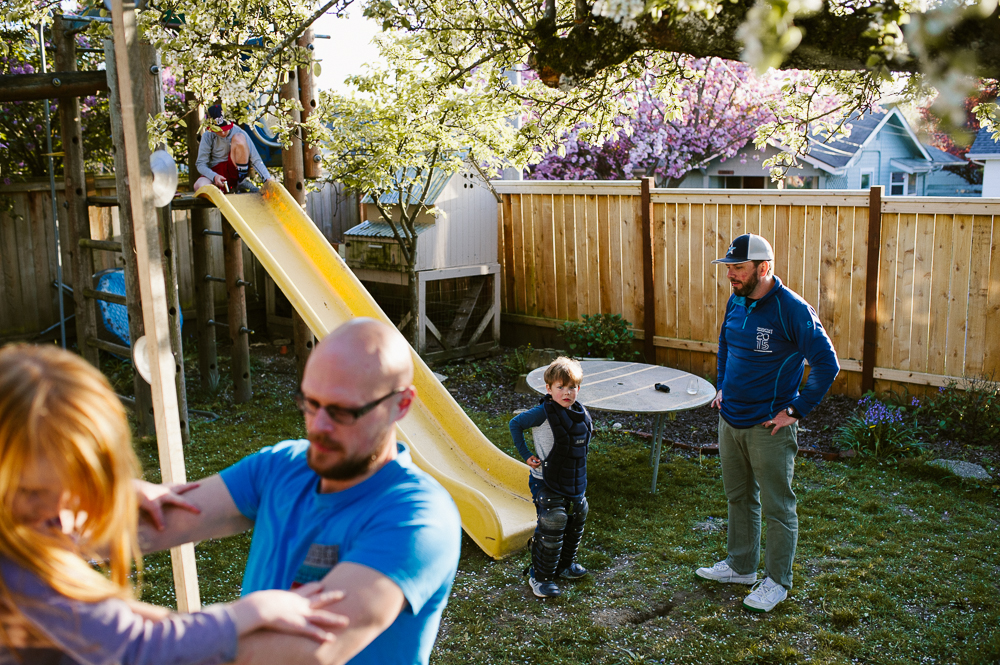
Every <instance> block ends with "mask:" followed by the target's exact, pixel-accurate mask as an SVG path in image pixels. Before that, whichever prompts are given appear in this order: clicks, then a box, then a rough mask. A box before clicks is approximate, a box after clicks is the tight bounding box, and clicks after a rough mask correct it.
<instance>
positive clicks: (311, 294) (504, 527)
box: [198, 180, 535, 559]
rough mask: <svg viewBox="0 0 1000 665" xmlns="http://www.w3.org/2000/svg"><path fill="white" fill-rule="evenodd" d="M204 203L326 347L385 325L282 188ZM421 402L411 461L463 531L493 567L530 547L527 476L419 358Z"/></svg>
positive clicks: (207, 193) (409, 431)
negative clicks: (443, 492) (343, 328)
mask: <svg viewBox="0 0 1000 665" xmlns="http://www.w3.org/2000/svg"><path fill="white" fill-rule="evenodd" d="M198 196H201V197H204V198H207V199H210V200H211V201H212V202H213V203H215V205H217V206H218V207H219V209H220V210H221V211H222V214H223V215H225V216H226V219H227V220H229V223H230V224H232V226H233V228H234V229H235V230H236V232H237V233H239V235H240V237H241V238H242V239H243V242H245V243H246V244H247V246H248V247H249V248H250V250H251V251H252V252H253V253H254V255H255V256H256V257H257V259H258V260H259V261H260V262H261V264H262V265H263V266H264V268H265V269H266V270H267V272H268V274H270V275H271V278H272V279H273V280H274V281H275V283H276V284H277V285H278V286H279V287H280V288H281V290H282V291H283V292H284V293H285V295H286V296H287V297H288V299H289V300H290V301H291V303H292V305H293V306H294V307H295V309H296V310H297V311H298V312H299V314H301V315H302V318H303V319H304V320H305V322H306V323H307V324H308V325H309V327H310V328H311V329H312V331H313V333H314V334H315V335H316V336H317V337H319V338H322V337H323V336H325V335H326V334H327V333H329V332H330V331H331V330H333V329H334V328H336V327H337V326H339V325H340V324H341V323H343V322H345V321H347V320H348V319H350V318H352V317H356V316H370V317H372V318H377V319H380V320H382V321H385V322H386V323H390V322H389V319H388V317H386V315H385V314H384V313H383V312H382V310H381V309H380V308H379V306H378V304H376V302H375V301H374V300H373V299H372V297H371V295H369V293H368V291H367V290H365V288H364V287H363V286H362V285H361V282H359V281H358V279H357V278H356V277H355V276H354V273H352V272H351V270H350V269H349V268H348V267H347V264H345V263H344V261H343V259H341V258H340V256H338V255H337V253H336V252H335V251H334V250H333V247H331V245H330V243H329V242H327V240H326V238H325V237H324V236H323V235H322V234H321V233H320V232H319V229H317V228H316V225H315V224H313V222H312V220H310V219H309V217H308V216H306V214H305V212H303V210H302V208H301V207H300V206H299V205H298V204H297V203H296V202H295V199H293V198H292V197H291V196H290V195H289V194H288V192H287V191H285V188H284V187H282V186H281V185H280V184H278V183H277V182H275V181H274V180H269V181H268V182H266V183H264V186H263V187H262V188H261V193H260V194H259V195H258V194H231V195H225V194H223V193H222V192H221V191H219V189H218V188H216V187H215V186H213V185H207V186H205V187H202V188H201V189H199V190H198ZM413 362H414V365H415V368H416V376H415V379H414V383H415V385H416V387H417V402H416V403H415V404H414V405H413V406H412V407H411V408H410V413H409V414H408V415H407V416H406V418H405V419H403V420H402V421H401V422H400V424H399V433H400V439H401V440H403V441H404V442H406V443H407V444H409V447H410V450H411V452H412V455H413V459H414V461H415V462H416V464H417V465H418V466H419V467H420V468H421V469H423V470H424V471H426V472H428V473H430V474H431V475H432V476H434V478H436V479H437V481H438V482H440V483H441V484H442V485H443V486H444V487H445V488H446V489H447V490H448V491H449V492H450V493H451V496H452V498H453V499H454V500H455V503H456V504H457V505H458V509H459V512H460V513H461V514H462V527H463V528H464V529H465V531H466V533H468V534H469V536H471V537H472V539H473V540H474V541H476V544H477V545H479V546H480V547H481V548H482V549H483V551H484V552H486V553H487V554H488V555H490V556H491V557H493V558H495V559H499V558H502V557H505V556H507V555H509V554H512V553H513V552H515V551H517V550H518V549H520V548H522V547H524V545H525V543H527V541H528V538H529V537H530V536H531V533H532V531H533V530H534V527H535V510H534V506H533V505H532V503H531V498H530V495H529V493H528V467H527V466H525V465H524V464H522V463H521V462H519V461H517V460H514V459H512V458H510V457H509V456H508V455H506V454H504V453H503V452H502V451H500V450H499V449H498V448H497V447H496V446H494V445H493V444H492V443H491V442H490V441H489V440H488V439H487V438H486V437H485V436H483V434H482V432H480V431H479V429H478V428H477V427H476V426H475V424H473V422H472V421H471V420H470V419H469V417H468V416H467V415H466V414H465V411H463V410H462V407H460V406H459V405H458V403H457V402H456V401H455V400H454V398H452V396H451V395H450V394H449V393H448V391H447V390H445V388H444V386H442V385H441V382H440V381H438V380H437V379H436V378H434V375H433V374H432V373H431V370H430V369H429V368H428V367H427V365H426V364H424V361H423V360H421V359H420V357H419V356H418V355H417V354H416V353H415V352H414V354H413Z"/></svg>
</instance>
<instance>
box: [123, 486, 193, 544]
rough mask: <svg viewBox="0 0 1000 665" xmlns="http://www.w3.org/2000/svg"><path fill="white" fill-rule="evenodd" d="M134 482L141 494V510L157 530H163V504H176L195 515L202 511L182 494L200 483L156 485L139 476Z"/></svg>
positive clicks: (137, 492) (137, 491) (136, 490)
mask: <svg viewBox="0 0 1000 665" xmlns="http://www.w3.org/2000/svg"><path fill="white" fill-rule="evenodd" d="M132 484H133V485H135V492H136V494H138V495H139V511H140V512H142V513H145V514H146V516H147V517H148V518H149V521H150V522H152V523H153V526H154V527H156V530H157V531H163V506H176V507H178V508H180V509H182V510H186V511H188V512H189V513H194V514H195V515H197V514H199V513H200V512H201V509H200V508H198V506H196V505H194V504H193V503H190V502H188V501H187V500H185V499H184V498H182V497H181V494H184V493H185V492H190V491H191V490H193V489H194V488H196V487H198V483H185V484H183V485H154V484H153V483H148V482H146V481H145V480H139V479H138V478H137V479H135V480H133V481H132Z"/></svg>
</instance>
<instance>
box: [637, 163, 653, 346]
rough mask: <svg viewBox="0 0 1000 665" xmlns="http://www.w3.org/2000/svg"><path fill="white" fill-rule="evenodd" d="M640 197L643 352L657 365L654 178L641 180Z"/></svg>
mask: <svg viewBox="0 0 1000 665" xmlns="http://www.w3.org/2000/svg"><path fill="white" fill-rule="evenodd" d="M640 183H641V185H640V197H641V206H642V294H643V305H642V310H643V311H642V317H643V326H642V327H643V340H642V351H643V355H644V356H645V357H646V362H647V363H649V364H650V365H655V364H656V346H655V345H654V344H653V337H654V336H655V335H656V292H655V289H656V281H655V280H654V277H655V275H656V272H655V270H654V268H655V258H654V256H653V247H654V246H655V245H654V244H653V202H652V199H651V197H650V190H651V189H652V188H653V185H654V180H653V178H641V179H640Z"/></svg>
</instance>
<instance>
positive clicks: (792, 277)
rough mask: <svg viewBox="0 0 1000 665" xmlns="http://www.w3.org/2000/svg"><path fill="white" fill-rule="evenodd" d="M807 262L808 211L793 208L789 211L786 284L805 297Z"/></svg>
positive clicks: (801, 208)
mask: <svg viewBox="0 0 1000 665" xmlns="http://www.w3.org/2000/svg"><path fill="white" fill-rule="evenodd" d="M805 260H806V209H805V208H804V207H803V206H791V207H790V208H789V210H788V267H787V268H786V269H785V272H784V275H785V284H786V285H787V286H788V288H790V289H791V290H792V291H795V292H796V293H798V294H799V295H803V293H804V291H805V289H804V288H803V283H804V279H805V265H806V264H805Z"/></svg>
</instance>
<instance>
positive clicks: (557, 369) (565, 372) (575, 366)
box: [544, 356, 583, 386]
mask: <svg viewBox="0 0 1000 665" xmlns="http://www.w3.org/2000/svg"><path fill="white" fill-rule="evenodd" d="M544 378H545V385H547V386H554V385H555V384H556V382H557V381H558V382H559V383H561V384H562V385H564V386H566V385H571V386H579V385H580V384H581V383H583V368H582V367H580V363H579V362H577V361H575V360H573V359H572V358H567V357H566V356H559V357H558V358H556V359H555V360H553V361H552V364H550V365H549V366H548V367H547V368H546V369H545V374H544Z"/></svg>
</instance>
